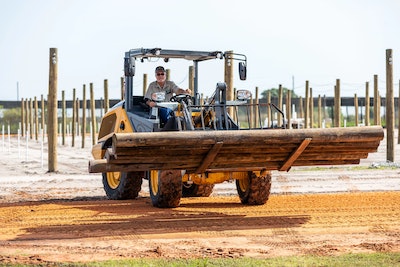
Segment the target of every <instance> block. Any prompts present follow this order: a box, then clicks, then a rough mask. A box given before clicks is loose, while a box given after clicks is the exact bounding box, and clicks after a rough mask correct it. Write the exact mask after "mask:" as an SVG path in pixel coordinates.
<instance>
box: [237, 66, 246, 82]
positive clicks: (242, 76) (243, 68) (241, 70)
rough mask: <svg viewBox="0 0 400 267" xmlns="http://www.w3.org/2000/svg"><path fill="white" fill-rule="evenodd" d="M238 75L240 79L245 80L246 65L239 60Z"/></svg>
mask: <svg viewBox="0 0 400 267" xmlns="http://www.w3.org/2000/svg"><path fill="white" fill-rule="evenodd" d="M239 77H240V80H242V81H244V80H246V78H247V66H246V63H245V62H243V61H241V62H239Z"/></svg>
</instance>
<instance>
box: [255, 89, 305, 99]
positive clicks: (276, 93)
mask: <svg viewBox="0 0 400 267" xmlns="http://www.w3.org/2000/svg"><path fill="white" fill-rule="evenodd" d="M288 90H290V89H288V88H286V87H282V92H283V95H286V94H287V91H288ZM268 92H271V97H278V96H279V88H270V89H267V90H264V91H262V92H261V98H264V99H266V98H267V94H268ZM296 97H298V96H297V94H296V93H295V92H294V91H292V98H296Z"/></svg>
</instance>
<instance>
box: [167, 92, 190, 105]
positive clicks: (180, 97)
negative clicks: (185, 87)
mask: <svg viewBox="0 0 400 267" xmlns="http://www.w3.org/2000/svg"><path fill="white" fill-rule="evenodd" d="M190 98H191V96H190V95H187V94H179V95H174V96H172V97H171V99H170V101H171V102H179V103H181V102H182V101H185V100H187V99H190ZM185 102H187V101H185Z"/></svg>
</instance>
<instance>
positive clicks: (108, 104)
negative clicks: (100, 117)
mask: <svg viewBox="0 0 400 267" xmlns="http://www.w3.org/2000/svg"><path fill="white" fill-rule="evenodd" d="M109 108H110V101H109V99H108V80H107V79H105V80H104V114H106V113H107V112H108V110H109Z"/></svg>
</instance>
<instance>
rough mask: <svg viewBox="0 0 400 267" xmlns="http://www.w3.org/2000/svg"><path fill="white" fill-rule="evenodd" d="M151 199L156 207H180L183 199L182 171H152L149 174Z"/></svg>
mask: <svg viewBox="0 0 400 267" xmlns="http://www.w3.org/2000/svg"><path fill="white" fill-rule="evenodd" d="M149 186H150V197H151V202H152V204H153V206H154V207H159V208H175V207H178V206H179V204H180V201H181V197H182V172H181V171H180V170H162V171H161V170H152V171H150V173H149Z"/></svg>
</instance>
